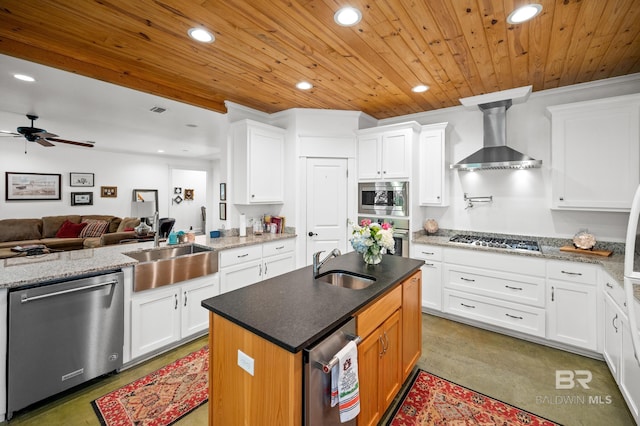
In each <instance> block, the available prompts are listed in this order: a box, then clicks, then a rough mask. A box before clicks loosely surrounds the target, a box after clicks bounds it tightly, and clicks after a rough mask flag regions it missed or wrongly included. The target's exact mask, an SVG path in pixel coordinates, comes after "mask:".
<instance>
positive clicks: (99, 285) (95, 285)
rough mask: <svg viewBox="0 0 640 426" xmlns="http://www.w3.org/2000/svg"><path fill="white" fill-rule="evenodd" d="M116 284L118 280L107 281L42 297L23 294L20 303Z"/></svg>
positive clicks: (42, 295)
mask: <svg viewBox="0 0 640 426" xmlns="http://www.w3.org/2000/svg"><path fill="white" fill-rule="evenodd" d="M114 284H118V280H112V281H107V282H104V283H98V284H91V285H87V286H84V287H78V288H72V289H69V290H61V291H56V292H53V293H46V294H41V295H40V296H33V297H29V296H27V295H26V294H23V295H22V297H21V298H20V303H27V302H33V301H35V300H40V299H47V298H49V297H55V296H60V295H61V294H68V293H75V292H77V291H83V290H90V289H92V288H97V287H104V286H108V285H114Z"/></svg>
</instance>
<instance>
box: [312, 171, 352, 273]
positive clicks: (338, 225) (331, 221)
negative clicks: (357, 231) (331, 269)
mask: <svg viewBox="0 0 640 426" xmlns="http://www.w3.org/2000/svg"><path fill="white" fill-rule="evenodd" d="M306 205H307V229H306V232H307V260H306V263H307V264H310V263H311V257H312V256H313V253H315V252H317V251H320V250H323V251H325V252H326V253H329V252H330V251H331V250H333V249H334V248H338V249H339V250H340V251H341V252H343V253H344V252H345V251H346V249H347V160H346V159H344V158H309V159H308V160H307V201H306Z"/></svg>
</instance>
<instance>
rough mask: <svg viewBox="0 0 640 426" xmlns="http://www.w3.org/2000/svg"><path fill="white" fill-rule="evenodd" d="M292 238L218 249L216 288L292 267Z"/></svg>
mask: <svg viewBox="0 0 640 426" xmlns="http://www.w3.org/2000/svg"><path fill="white" fill-rule="evenodd" d="M294 248H295V240H294V239H293V238H289V239H282V240H277V241H270V242H268V243H264V244H255V245H251V246H244V247H237V248H232V249H228V250H222V251H221V252H220V255H219V256H220V257H219V262H218V264H219V272H220V292H221V293H226V292H228V291H233V290H237V289H239V288H242V287H245V286H248V285H251V284H255V283H257V282H258V281H262V280H265V279H268V278H273V277H275V276H278V275H281V274H284V273H286V272H290V271H292V270H294V269H295V266H296V264H295V251H294Z"/></svg>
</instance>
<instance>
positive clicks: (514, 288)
mask: <svg viewBox="0 0 640 426" xmlns="http://www.w3.org/2000/svg"><path fill="white" fill-rule="evenodd" d="M505 287H506V288H508V289H510V290H518V291H522V287H512V286H510V285H505Z"/></svg>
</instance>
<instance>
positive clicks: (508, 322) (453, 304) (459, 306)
mask: <svg viewBox="0 0 640 426" xmlns="http://www.w3.org/2000/svg"><path fill="white" fill-rule="evenodd" d="M444 311H445V312H447V313H450V314H455V315H459V316H461V317H465V318H469V319H473V320H477V321H482V322H484V323H487V324H492V325H497V326H499V327H504V328H508V329H510V330H515V331H519V332H522V333H527V334H532V335H534V336H540V337H545V310H544V309H541V308H535V307H532V306H525V305H519V304H516V303H510V302H506V301H499V300H495V299H490V298H488V297H483V296H478V295H475V294H469V293H463V292H461V291H455V290H448V289H445V290H444Z"/></svg>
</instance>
